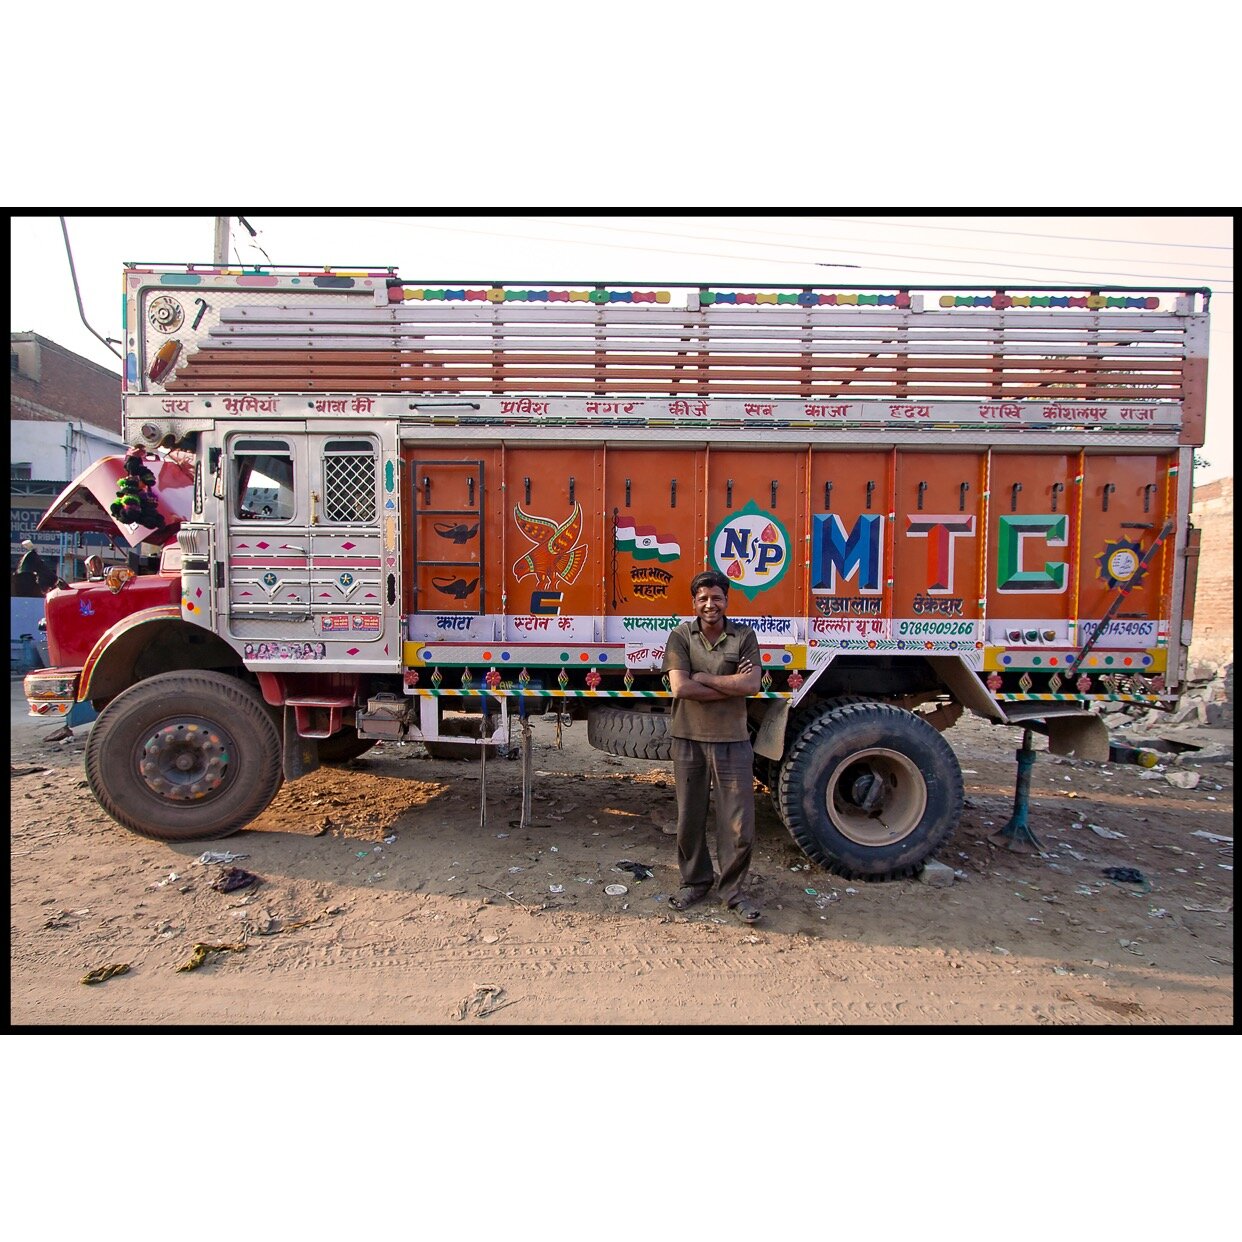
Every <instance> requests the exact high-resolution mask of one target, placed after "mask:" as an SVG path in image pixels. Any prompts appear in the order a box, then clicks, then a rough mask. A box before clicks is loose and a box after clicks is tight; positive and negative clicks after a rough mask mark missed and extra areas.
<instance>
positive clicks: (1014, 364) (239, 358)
mask: <svg viewBox="0 0 1242 1242" xmlns="http://www.w3.org/2000/svg"><path fill="white" fill-rule="evenodd" d="M595 352H599V351H595ZM580 356H581V355H580ZM604 361H605V364H606V365H607V366H610V367H613V366H619V367H627V368H628V367H636V366H641V367H684V366H687V365H693V366H694V367H696V368H702V369H709V368H720V367H726V368H737V367H760V368H764V367H772V368H780V367H792V368H797V369H799V370H807V369H811V370H816V371H824V370H827V369H831V368H838V369H841V368H844V369H847V370H851V371H856V370H867V371H871V372H874V373H875V374H876V375H877V377H879V376H885V377H887V376H891V375H892V374H893V373H894V372H896V371H900V372H903V373H917V372H920V371H927V372H936V371H946V372H947V371H950V370H951V369H954V368H956V369H957V370H966V371H984V370H986V371H987V372H988V373H989V374H995V373H997V371H998V370H1005V371H1015V372H1026V371H1035V372H1038V373H1039V374H1037V375H1030V376H1025V375H1024V376H1022V377H1021V378H1025V379H1032V380H1035V379H1046V378H1048V377H1050V376H1059V377H1061V378H1062V379H1063V382H1065V383H1089V382H1090V381H1091V380H1092V379H1093V378H1095V376H1094V375H1093V374H1092V373H1093V372H1099V373H1100V374H1101V376H1107V377H1108V378H1110V379H1114V380H1121V379H1124V378H1126V377H1130V378H1132V379H1133V380H1134V381H1135V382H1136V383H1145V382H1157V383H1160V382H1163V383H1177V382H1178V381H1179V378H1180V376H1181V373H1182V370H1183V364H1182V362H1181V361H1168V362H1158V363H1153V364H1152V365H1149V366H1143V365H1140V364H1141V362H1145V361H1147V360H1140V359H1136V358H1133V357H1129V356H1127V357H1121V358H1107V359H1100V358H1072V357H1068V358H1057V359H1047V358H1044V359H1038V358H1003V359H1000V360H999V361H998V359H997V358H996V357H995V356H992V355H988V356H986V357H984V356H980V357H977V358H975V357H969V356H959V357H955V358H923V357H921V356H919V355H915V354H907V355H894V354H886V355H880V356H875V355H869V356H859V357H830V356H828V355H819V354H814V355H808V354H788V355H784V356H780V355H776V356H768V355H762V354H760V355H748V354H720V353H690V352H687V353H684V354H668V353H665V354H662V355H661V354H623V353H609V354H606V355H605V356H604ZM428 364H434V365H452V366H454V367H456V366H471V367H479V366H488V367H492V366H497V367H504V368H505V369H506V370H520V371H521V373H523V374H529V373H531V370H532V368H535V367H539V368H550V369H555V370H557V371H572V370H573V369H574V367H575V362H574V360H573V359H572V358H571V357H569V356H567V355H565V354H561V353H535V352H530V353H527V352H515V351H505V350H496V351H479V352H475V353H458V352H447V351H446V352H440V351H438V350H436V351H433V350H406V351H402V352H399V353H398V352H395V351H365V350H360V351H358V352H356V353H354V354H351V355H350V356H349V358H348V359H344V358H332V357H325V356H324V355H323V354H322V353H320V352H319V351H317V350H298V351H283V352H280V353H277V352H275V351H271V352H266V351H259V350H255V351H246V352H236V353H234V352H225V351H214V350H202V351H200V352H199V353H197V354H195V355H194V356H193V358H192V360H191V363H190V365H191V366H193V367H194V368H195V369H216V368H220V369H222V370H227V371H234V370H237V369H238V368H239V367H240V366H243V365H244V366H245V367H246V368H247V369H255V368H265V369H266V368H271V367H275V366H287V367H293V366H297V367H304V366H334V367H339V366H346V365H348V366H357V365H366V366H372V365H379V366H396V365H409V366H422V365H428ZM577 365H578V366H582V365H586V364H585V363H582V362H579V363H577ZM589 365H591V366H592V367H593V368H597V367H598V365H599V364H598V363H596V362H594V361H592V362H591V363H590V364H589Z"/></svg>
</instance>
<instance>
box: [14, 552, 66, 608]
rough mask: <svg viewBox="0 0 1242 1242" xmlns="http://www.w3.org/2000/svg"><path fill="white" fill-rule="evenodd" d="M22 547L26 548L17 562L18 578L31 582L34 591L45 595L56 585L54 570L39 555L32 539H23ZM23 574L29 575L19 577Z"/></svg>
mask: <svg viewBox="0 0 1242 1242" xmlns="http://www.w3.org/2000/svg"><path fill="white" fill-rule="evenodd" d="M22 547H23V548H25V549H26V554H25V555H24V556H23V557H22V559H21V560H20V561H18V562H17V573H18V575H19V580H20V581H22V582H33V583H34V587H35V592H36V593H37V594H39V595H45V594H46V593H47V592H48V591H50V590H51V589H52V587H54V586H55V585H56V582H57V578H56V571H55V570H53V569H52V567H51V566H50V565H49V564H48V563H47V561H45V560H44V559H43V557H42V556H40V555H39V550H38V548H36V547H35V546H34V541H33V540H31V539H23V540H22ZM24 574H28V575H30V576H29V578H22V577H20V576H21V575H24Z"/></svg>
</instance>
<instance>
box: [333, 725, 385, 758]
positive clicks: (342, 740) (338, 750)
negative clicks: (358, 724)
mask: <svg viewBox="0 0 1242 1242" xmlns="http://www.w3.org/2000/svg"><path fill="white" fill-rule="evenodd" d="M378 740H379V739H378V738H374V737H359V736H358V730H357V729H355V728H354V726H353V725H346V726H345V727H344V728H343V729H340V730H338V731H337V732H336V733H334V734H333V735H332V736H331V737H321V738H320V739H319V762H320V763H327V764H337V763H348V762H349V761H350V760H351V759H357V758H358V756H359V755H365V754H366V753H367V751H368V750H370V749H371V747H372V746H374V745H375V743H376V742H377V741H378Z"/></svg>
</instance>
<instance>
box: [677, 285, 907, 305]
mask: <svg viewBox="0 0 1242 1242" xmlns="http://www.w3.org/2000/svg"><path fill="white" fill-rule="evenodd" d="M699 305H700V306H896V307H897V308H898V309H900V310H906V309H908V308H909V306H910V295H909V294H908V293H811V292H810V291H809V290H807V291H805V292H803V293H710V292H708V291H706V290H704V291H702V292H700V294H699Z"/></svg>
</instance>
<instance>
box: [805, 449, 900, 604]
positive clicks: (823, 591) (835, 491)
mask: <svg viewBox="0 0 1242 1242" xmlns="http://www.w3.org/2000/svg"><path fill="white" fill-rule="evenodd" d="M891 456H892V455H891V454H890V453H887V452H876V451H866V452H833V451H817V452H814V453H812V454H811V462H810V477H809V481H808V487H807V502H806V503H807V507H808V510H809V513H808V515H807V523H808V526H807V542H806V544H805V545H804V546H806V547H807V549H808V550H807V552H806V553H804V558H805V564H806V570H805V571H804V572H806V573H807V581H808V583H809V593H810V599H809V600H808V601H807V612H808V613H810V614H812V615H814V614H815V613H816V612H825V613H826V612H828V601H829V600H830V599H860V598H868V599H877V598H878V599H882V601H883V604H882V615H884V616H891V615H892V610H891V603H892V600H891V594H892V593H891V591H889V590H888V589H886V586H885V584H886V581H887V580H888V579H889V578H891V577H892V567H891V562H890V559H889V557H890V550H891V548H892V544H893V539H892V531H891V530H890V529H889V527H890V522H889V518H888V515H889V512H890V510H891V508H892V506H891V504H890V494H889V489H890V486H891V484H890V478H889V475H890V470H891V464H892V463H891ZM864 518H865V519H868V521H870V520H871V519H879V521H878V526H877V527H876V532H877V535H878V560H877V563H876V565H875V585H876V588H877V589H876V590H871V589H864V588H865V579H864V573H865V572H867V571H868V562H867V561H866V559H865V557H864V556H863V550H862V548H863V541H864V538H865V535H866V524H865V523H862V522H860V519H864ZM829 528H830V529H829ZM829 536H831V537H832V538H835V539H836V540H837V544H836V545H835V546H836V547H837V550H838V551H839V549H840V546H841V544H842V543H843V542H844V543H849V542H850V541H852V544H851V546H852V547H853V548H855V549H857V552H858V560H857V565H855V564H854V561H853V560H849V561H848V563H846V564H843V565H835V564H833V562H832V557H831V555H827V554H826V549H827V547H828V544H827V542H826V540H827V539H828V537H829ZM841 615H851V614H841Z"/></svg>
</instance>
